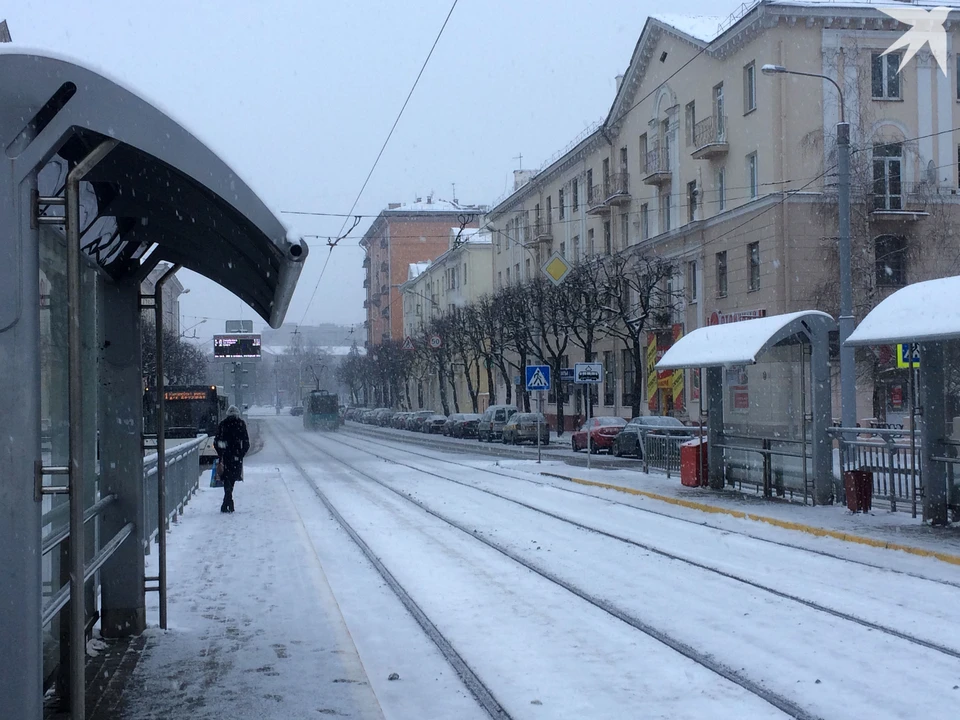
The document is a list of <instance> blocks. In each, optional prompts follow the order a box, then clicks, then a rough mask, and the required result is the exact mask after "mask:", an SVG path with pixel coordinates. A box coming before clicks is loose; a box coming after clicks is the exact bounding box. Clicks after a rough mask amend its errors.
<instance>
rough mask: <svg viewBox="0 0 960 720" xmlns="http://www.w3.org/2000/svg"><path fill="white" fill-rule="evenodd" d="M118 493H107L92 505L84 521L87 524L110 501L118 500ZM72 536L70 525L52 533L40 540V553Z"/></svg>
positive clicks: (84, 516)
mask: <svg viewBox="0 0 960 720" xmlns="http://www.w3.org/2000/svg"><path fill="white" fill-rule="evenodd" d="M116 500H117V496H116V495H107V496H106V497H103V498H100V500H98V501H97V502H95V503H94V504H93V505H91V506H90V507H89V508H88V509H87V511H86V512H85V513H84V514H83V522H84V523H85V524H86V523H88V522H89V521H90V520H91V519H93V518H94V517H95V516H96V515H98V514H99V513H100V512H101V511H102V510H103V509H104V508H105V507H107V506H108V505H109V504H110V503H113V502H116ZM61 507H68V506H67V505H62V506H61ZM68 537H70V526H69V525H67V526H65V527H64V528H63V529H61V530H60V531H59V532H55V533H51V534H50V535H47V537H45V538H43V540H41V541H40V554H41V555H46V554H47V553H48V552H50V551H51V550H53V549H54V548H55V547H56V546H57V545H59V544H60V543H62V542H63V541H64V540H66V539H67V538H68Z"/></svg>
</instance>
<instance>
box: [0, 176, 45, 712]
mask: <svg viewBox="0 0 960 720" xmlns="http://www.w3.org/2000/svg"><path fill="white" fill-rule="evenodd" d="M15 168H16V163H14V162H5V163H4V164H3V168H2V170H0V367H2V368H3V371H2V372H0V404H2V407H3V408H4V411H3V412H0V437H2V438H3V442H2V443H0V468H2V472H0V648H2V649H3V651H2V652H0V698H2V713H0V714H2V715H3V716H4V717H11V718H22V719H23V720H40V718H42V717H43V704H42V703H43V635H42V632H43V627H42V622H41V619H40V608H41V606H42V596H41V590H42V586H43V579H42V575H41V557H42V556H41V551H40V545H41V541H40V531H41V525H40V513H41V507H42V506H41V503H40V502H39V501H38V500H39V498H36V497H35V495H34V489H35V488H34V472H35V463H36V462H37V461H39V460H40V458H41V454H40V301H39V300H40V254H39V233H38V231H37V228H36V227H31V225H32V223H31V218H30V215H31V213H32V202H31V195H32V193H33V192H34V191H35V190H36V188H37V183H36V173H31V174H30V175H29V176H28V177H27V179H25V180H23V181H22V182H20V178H19V177H18V175H17V173H16V171H15Z"/></svg>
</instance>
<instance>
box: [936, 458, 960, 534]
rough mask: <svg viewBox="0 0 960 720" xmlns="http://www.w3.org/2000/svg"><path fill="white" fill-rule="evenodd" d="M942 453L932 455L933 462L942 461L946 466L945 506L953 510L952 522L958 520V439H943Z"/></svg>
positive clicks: (959, 504) (959, 512) (959, 510)
mask: <svg viewBox="0 0 960 720" xmlns="http://www.w3.org/2000/svg"><path fill="white" fill-rule="evenodd" d="M943 444H944V455H934V456H933V457H931V458H930V459H931V460H932V461H933V462H942V463H944V464H945V465H946V466H947V507H949V508H950V509H951V510H952V511H953V518H954V522H958V521H960V472H958V471H957V465H960V441H958V440H944V442H943Z"/></svg>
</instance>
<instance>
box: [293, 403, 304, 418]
mask: <svg viewBox="0 0 960 720" xmlns="http://www.w3.org/2000/svg"><path fill="white" fill-rule="evenodd" d="M290 414H291V415H293V416H294V417H300V416H301V415H303V405H294V406H293V407H292V408H290Z"/></svg>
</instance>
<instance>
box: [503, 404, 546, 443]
mask: <svg viewBox="0 0 960 720" xmlns="http://www.w3.org/2000/svg"><path fill="white" fill-rule="evenodd" d="M538 420H539V424H538ZM538 427H539V428H540V444H541V445H549V444H550V425H549V424H547V418H546V417H545V416H544V415H543V413H522V412H518V413H514V415H513V417H511V418H510V419H509V420H507V422H506V424H505V425H504V426H503V438H502V439H503V442H504V444H508V443H512V444H513V445H519V444H520V443H522V442H531V443H533V444H534V445H536V444H537V428H538Z"/></svg>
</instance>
